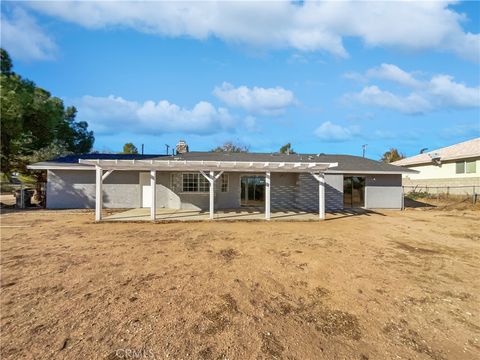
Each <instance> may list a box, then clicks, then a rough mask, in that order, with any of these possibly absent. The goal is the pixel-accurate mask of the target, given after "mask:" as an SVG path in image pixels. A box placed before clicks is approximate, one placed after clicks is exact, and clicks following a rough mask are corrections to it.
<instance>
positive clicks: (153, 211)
mask: <svg viewBox="0 0 480 360" xmlns="http://www.w3.org/2000/svg"><path fill="white" fill-rule="evenodd" d="M150 192H151V194H150V195H151V202H152V203H151V204H150V219H151V220H152V221H155V219H156V216H157V171H156V170H151V171H150Z"/></svg>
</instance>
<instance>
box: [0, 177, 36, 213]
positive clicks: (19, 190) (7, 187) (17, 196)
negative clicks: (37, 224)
mask: <svg viewBox="0 0 480 360" xmlns="http://www.w3.org/2000/svg"><path fill="white" fill-rule="evenodd" d="M45 185H46V183H43V182H39V183H35V184H31V183H22V182H20V181H12V182H3V181H2V182H0V207H1V208H3V209H8V208H17V209H26V208H30V207H45V200H46V199H45Z"/></svg>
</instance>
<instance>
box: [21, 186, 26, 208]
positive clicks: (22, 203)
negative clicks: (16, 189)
mask: <svg viewBox="0 0 480 360" xmlns="http://www.w3.org/2000/svg"><path fill="white" fill-rule="evenodd" d="M23 196H24V195H23V183H22V182H21V183H20V209H24V208H25V199H24V198H23Z"/></svg>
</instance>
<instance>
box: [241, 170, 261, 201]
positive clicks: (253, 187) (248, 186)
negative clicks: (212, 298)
mask: <svg viewBox="0 0 480 360" xmlns="http://www.w3.org/2000/svg"><path fill="white" fill-rule="evenodd" d="M240 186H241V192H240V194H241V195H240V196H241V199H240V200H241V204H242V206H264V205H265V176H257V175H254V176H242V178H241V182H240Z"/></svg>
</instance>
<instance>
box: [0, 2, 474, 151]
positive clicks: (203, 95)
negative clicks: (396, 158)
mask: <svg viewBox="0 0 480 360" xmlns="http://www.w3.org/2000/svg"><path fill="white" fill-rule="evenodd" d="M479 14H480V3H479V2H473V1H472V2H464V3H449V2H410V3H403V2H395V3H393V2H389V3H382V2H356V3H350V2H327V3H315V2H307V1H305V2H297V3H289V2H272V1H265V2H243V3H240V2H223V3H214V2H209V3H201V2H196V3H186V2H176V3H168V2H148V3H131V2H117V3H114V2H75V3H71V2H70V3H68V2H63V3H60V2H41V1H37V2H33V3H25V2H9V1H4V2H2V38H1V40H2V46H3V47H5V48H6V49H7V50H8V51H9V52H10V54H11V56H12V58H13V61H14V65H15V68H14V69H15V71H16V72H18V73H20V74H21V75H23V76H25V77H27V78H29V79H31V80H33V81H35V82H36V83H37V84H38V85H39V86H42V87H44V88H46V89H48V90H49V91H51V92H52V94H53V95H55V96H58V97H60V98H62V99H64V101H65V104H66V105H75V106H76V107H77V108H78V110H79V113H78V119H80V120H86V121H88V122H89V124H90V127H91V128H92V129H93V130H94V131H95V137H96V141H95V149H97V150H100V151H119V150H120V149H121V147H122V145H123V144H124V143H125V142H130V141H131V142H133V143H135V144H136V145H137V146H138V147H140V145H141V144H142V143H143V144H145V150H146V152H147V153H163V152H164V150H165V146H164V144H170V145H175V143H176V142H177V141H178V139H185V140H186V141H187V142H188V144H189V145H190V149H191V150H210V149H211V148H213V147H215V146H216V145H219V144H221V143H223V142H225V141H234V142H238V143H241V144H244V145H248V146H249V147H250V149H251V151H261V152H264V151H267V152H268V151H277V150H278V149H279V147H280V146H281V145H283V144H285V143H287V142H291V143H292V145H293V147H294V149H295V150H296V151H298V152H308V153H320V152H324V153H348V154H361V145H362V144H368V147H367V156H369V157H371V158H379V157H380V156H381V154H382V153H383V152H384V151H386V150H387V149H388V148H390V147H396V148H398V149H399V150H400V151H402V152H404V153H406V154H407V155H414V154H416V153H418V151H419V150H420V149H421V148H424V147H427V148H429V149H434V148H437V147H442V146H446V145H450V144H453V143H456V142H460V141H464V140H468V139H471V138H473V137H476V136H479V134H480V108H479V106H480V87H479V86H480V70H479V57H480V35H479V33H480V19H479Z"/></svg>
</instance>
